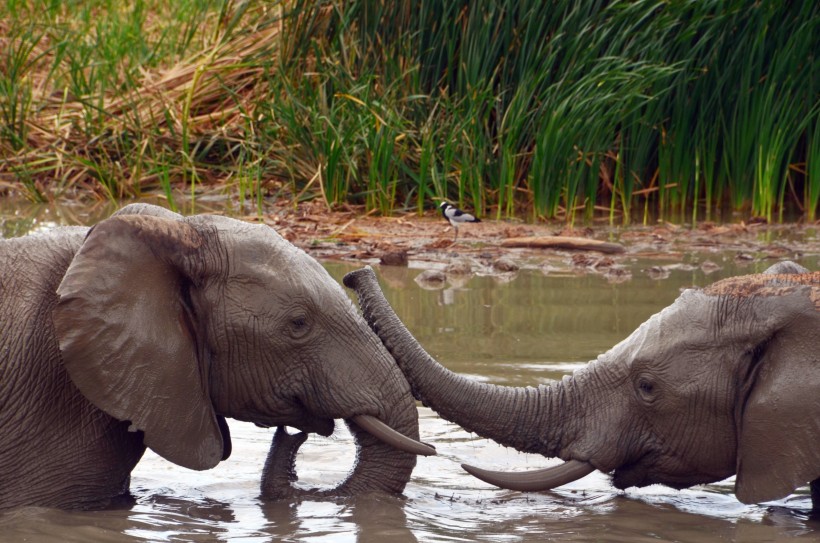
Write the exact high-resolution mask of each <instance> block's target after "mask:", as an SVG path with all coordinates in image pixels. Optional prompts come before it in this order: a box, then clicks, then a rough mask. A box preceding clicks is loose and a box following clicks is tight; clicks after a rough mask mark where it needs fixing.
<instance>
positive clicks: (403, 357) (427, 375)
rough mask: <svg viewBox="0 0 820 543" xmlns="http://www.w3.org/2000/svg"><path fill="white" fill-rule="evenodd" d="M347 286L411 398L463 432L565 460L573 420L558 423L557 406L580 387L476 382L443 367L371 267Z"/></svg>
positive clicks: (351, 277) (347, 279)
mask: <svg viewBox="0 0 820 543" xmlns="http://www.w3.org/2000/svg"><path fill="white" fill-rule="evenodd" d="M344 283H345V285H346V286H347V287H349V288H352V289H353V290H354V291H355V292H356V294H357V296H358V297H359V305H360V307H361V309H362V313H363V315H364V318H365V320H366V321H367V322H368V324H369V325H370V326H371V328H373V330H374V331H375V332H376V334H377V335H378V336H379V338H381V340H382V342H383V343H384V345H385V346H386V347H387V349H388V351H390V353H391V354H392V355H393V357H394V358H395V360H396V362H397V363H398V365H399V367H400V368H401V369H402V371H403V372H404V374H405V377H406V378H407V380H408V382H409V383H410V386H411V388H412V390H413V394H414V395H415V396H416V398H418V399H419V400H421V401H422V402H423V403H424V404H425V405H427V406H428V407H430V408H432V409H433V410H434V411H436V412H437V413H439V414H440V415H441V416H442V417H443V418H445V419H447V420H449V421H452V422H455V423H456V424H458V425H460V426H462V427H463V428H464V429H466V430H468V431H470V432H474V433H476V434H478V435H480V436H482V437H486V438H489V439H492V440H494V441H496V442H498V443H500V444H502V445H505V446H508V447H513V448H515V449H517V450H519V451H522V452H535V453H540V454H545V455H547V456H565V455H566V451H564V450H563V448H564V444H565V443H568V442H569V441H570V440H571V439H570V438H571V436H570V435H568V434H571V433H572V428H571V425H572V424H573V423H572V422H571V421H567V420H566V417H564V420H565V422H566V424H562V425H557V424H549V423H548V421H550V420H551V419H553V420H557V418H558V417H557V416H556V415H557V413H558V412H559V406H563V405H567V404H569V403H571V402H570V401H569V398H568V397H569V396H574V395H575V394H576V391H575V388H576V383H575V382H574V380H567V381H565V382H563V383H559V384H556V385H554V386H549V387H548V386H539V387H537V388H534V387H507V386H498V385H490V384H487V383H480V382H476V381H474V380H471V379H467V378H465V377H462V376H460V375H458V374H456V373H453V372H452V371H449V370H448V369H446V368H444V367H443V366H442V365H441V364H439V363H438V362H437V361H436V360H435V359H433V358H432V357H431V356H430V355H429V354H427V352H426V351H425V350H424V349H423V348H422V347H421V345H419V344H418V342H417V341H416V340H415V338H414V337H413V336H412V335H411V334H410V332H409V331H408V330H407V328H405V326H404V324H403V323H402V322H401V321H400V320H399V318H398V317H397V316H396V314H395V313H394V312H393V310H392V308H391V307H390V304H389V303H388V302H387V300H386V299H385V298H384V295H383V294H382V292H381V289H380V288H379V285H378V281H377V279H376V276H375V274H374V273H373V271H372V270H371V269H370V268H369V267H368V268H364V269H362V270H357V271H355V272H351V273H349V274H347V276H345V278H344Z"/></svg>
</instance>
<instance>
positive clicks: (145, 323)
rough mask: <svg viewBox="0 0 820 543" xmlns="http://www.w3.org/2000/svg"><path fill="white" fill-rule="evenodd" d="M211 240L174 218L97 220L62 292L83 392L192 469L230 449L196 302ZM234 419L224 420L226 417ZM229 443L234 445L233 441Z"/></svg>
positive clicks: (68, 357) (76, 378)
mask: <svg viewBox="0 0 820 543" xmlns="http://www.w3.org/2000/svg"><path fill="white" fill-rule="evenodd" d="M202 243H203V238H202V236H200V234H199V233H198V232H197V231H196V230H195V229H194V228H193V227H192V226H191V225H189V224H187V223H186V222H184V221H181V220H175V219H173V218H171V217H168V216H152V215H145V214H140V215H121V216H117V217H112V218H110V219H108V220H106V221H103V222H101V223H99V224H98V225H96V226H95V227H94V228H92V230H91V231H90V232H89V234H88V236H87V238H86V240H85V242H84V243H83V245H82V247H81V248H80V250H79V251H78V252H77V254H76V255H75V257H74V259H73V260H72V262H71V265H70V266H69V268H68V270H67V272H66V274H65V276H64V277H63V281H62V283H61V284H60V286H59V288H58V289H57V293H58V295H59V303H58V304H57V307H56V309H55V311H54V315H53V317H54V324H55V327H56V330H57V337H58V340H59V342H60V349H61V351H62V357H63V362H64V364H65V367H66V369H67V371H68V374H69V376H70V377H71V380H72V381H73V383H74V384H75V385H76V386H77V388H78V389H79V390H80V392H82V394H83V395H84V396H85V397H86V398H88V399H89V400H90V401H91V402H92V403H93V404H94V405H95V406H97V407H98V408H99V409H101V410H103V411H105V412H106V413H108V414H109V415H111V416H112V417H114V418H116V419H119V420H124V421H131V427H130V428H129V430H130V431H138V430H141V431H143V432H144V442H145V445H146V446H148V447H150V448H151V449H153V450H154V452H156V453H157V454H159V455H160V456H163V457H164V458H166V459H168V460H170V461H171V462H174V463H176V464H179V465H181V466H185V467H188V468H191V469H197V470H201V469H208V468H211V467H213V466H215V465H216V464H217V463H219V461H220V459H222V456H223V452H225V451H228V450H229V449H228V447H229V443H230V438H229V437H228V436H227V434H226V435H225V436H224V440H223V434H222V432H221V431H220V421H219V420H218V418H217V416H216V414H215V412H214V409H213V406H212V404H211V400H210V395H209V392H208V374H207V368H206V366H205V364H204V361H203V360H202V359H201V354H200V352H199V349H198V345H197V338H196V329H195V320H194V317H193V315H192V311H191V309H190V304H189V303H188V302H187V301H186V296H187V289H189V288H192V286H191V285H192V281H193V275H194V274H192V273H191V271H190V270H189V269H187V268H189V267H190V265H189V264H187V263H188V262H191V261H193V260H195V259H191V258H188V257H190V256H191V255H193V254H195V253H197V251H198V250H199V248H200V246H201V245H202ZM222 422H223V423H224V421H222ZM226 441H227V442H226Z"/></svg>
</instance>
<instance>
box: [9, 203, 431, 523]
mask: <svg viewBox="0 0 820 543" xmlns="http://www.w3.org/2000/svg"><path fill="white" fill-rule="evenodd" d="M0 326H2V334H0V509H9V508H12V507H17V506H26V505H33V506H48V507H55V508H62V509H93V508H100V507H106V506H109V505H110V504H116V503H118V502H119V498H121V497H124V496H125V497H127V496H129V483H130V473H131V470H132V469H133V468H134V466H135V465H136V464H137V462H138V461H139V460H140V458H141V456H142V454H143V453H144V451H145V449H146V447H148V448H150V449H152V450H153V451H154V452H156V453H157V454H159V455H160V456H162V457H164V458H165V459H167V460H169V461H171V462H173V463H176V464H179V465H181V466H184V467H186V468H190V469H193V470H205V469H209V468H212V467H214V466H215V465H216V464H218V463H219V462H220V461H221V460H224V459H226V458H228V456H229V455H230V452H231V438H230V433H229V428H228V425H227V423H226V417H227V418H233V419H236V420H240V421H249V422H253V423H256V424H257V425H259V426H263V427H285V426H290V427H293V428H297V429H299V430H300V431H301V432H303V433H304V432H315V433H317V434H320V435H322V436H329V435H330V434H331V433H332V432H333V431H334V424H335V423H334V420H335V419H344V421H345V422H346V424H347V425H348V426H349V427H350V429H351V432H352V434H353V436H354V438H355V440H356V443H357V452H358V454H357V459H356V462H355V464H354V467H353V469H352V470H351V473H350V474H349V475H348V477H347V478H346V479H345V480H344V481H342V482H341V483H339V484H338V485H337V486H335V487H332V488H326V489H307V488H297V487H293V486H292V485H290V484H289V481H290V480H291V479H292V477H290V478H288V479H286V478H282V477H278V476H277V474H275V473H269V472H268V471H266V473H264V474H263V478H265V477H267V478H268V479H269V480H271V481H274V483H277V482H278V483H282V484H284V483H288V484H287V487H286V488H283V487H282V486H281V485H280V486H276V484H273V486H270V485H269V486H268V488H267V492H263V496H265V495H266V494H268V495H270V496H272V497H277V498H281V497H288V496H293V497H298V496H301V495H310V496H320V497H321V496H331V497H333V496H344V495H357V494H362V493H369V492H380V491H384V492H390V493H400V492H401V491H402V490H403V488H404V486H405V484H406V483H407V481H408V480H409V478H410V474H411V472H412V470H413V468H414V466H415V463H416V455H417V454H432V453H433V452H434V449H432V448H431V447H430V446H428V445H425V444H422V443H420V442H418V441H417V440H418V413H417V410H416V403H415V400H414V399H413V397H412V395H411V393H410V388H409V385H408V384H407V381H406V380H405V379H404V377H403V375H402V374H401V372H400V371H399V370H398V368H397V367H396V365H395V363H394V361H393V359H392V357H391V356H390V354H389V353H388V352H387V351H386V349H385V348H384V346H383V345H382V343H381V342H380V341H379V339H378V338H377V337H376V336H375V334H373V332H372V331H371V330H370V328H369V327H368V326H367V324H366V323H365V321H364V320H363V319H362V317H361V316H360V314H359V312H358V309H357V308H356V306H355V305H354V304H353V302H352V301H351V299H350V298H349V297H348V295H347V293H346V292H345V290H344V289H343V288H342V287H341V286H340V285H339V284H338V283H337V282H335V281H334V280H333V279H332V278H331V277H330V275H329V274H328V273H327V272H326V271H325V270H324V268H323V267H322V266H321V265H320V264H319V263H318V262H317V261H316V260H314V259H313V258H312V257H310V256H309V255H307V254H306V253H304V252H303V251H302V250H300V249H298V248H296V247H295V246H293V245H292V244H290V243H289V242H287V241H286V240H285V239H284V238H282V237H281V236H279V235H278V234H277V233H276V232H275V231H274V230H272V229H271V228H269V227H267V226H264V225H261V224H250V223H246V222H242V221H239V220H235V219H230V218H226V217H222V216H215V215H195V216H190V217H183V216H181V215H178V214H176V213H173V212H171V211H168V210H166V209H164V208H161V207H157V206H152V205H148V204H131V205H128V206H126V207H124V208H122V209H121V210H120V211H118V212H117V213H115V214H113V215H112V216H111V217H109V218H107V219H105V220H103V221H100V222H99V223H97V224H96V225H95V226H93V227H91V228H85V227H61V228H57V229H54V230H51V231H49V232H47V233H44V234H32V235H28V236H23V237H20V238H13V239H6V240H2V241H0ZM282 431H284V429H283V430H282ZM274 442H275V439H274ZM274 445H275V443H274V444H272V452H271V456H272V457H274V460H275V457H276V452H275V446H274ZM285 452H288V451H285ZM281 463H282V462H278V463H277V462H275V461H272V462H271V463H270V467H269V468H266V469H268V470H269V469H274V466H275V465H279V464H281ZM283 481H284V483H283Z"/></svg>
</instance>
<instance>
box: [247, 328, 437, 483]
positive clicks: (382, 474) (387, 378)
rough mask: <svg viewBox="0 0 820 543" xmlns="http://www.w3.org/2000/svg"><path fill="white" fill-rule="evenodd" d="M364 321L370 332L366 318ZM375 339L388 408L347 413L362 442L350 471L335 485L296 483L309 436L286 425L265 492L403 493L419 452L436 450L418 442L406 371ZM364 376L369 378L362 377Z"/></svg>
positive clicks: (375, 371) (376, 368)
mask: <svg viewBox="0 0 820 543" xmlns="http://www.w3.org/2000/svg"><path fill="white" fill-rule="evenodd" d="M361 326H362V327H363V328H364V329H365V330H367V332H368V333H370V330H369V329H367V327H366V325H365V324H364V323H363V322H362V323H361ZM373 344H374V345H376V346H378V349H376V350H375V351H374V352H375V353H376V354H375V355H374V356H377V357H378V363H377V364H374V365H373V366H371V370H369V373H370V375H371V376H373V377H375V381H374V382H376V383H379V385H378V386H380V387H381V388H380V389H379V391H378V392H377V394H379V395H381V400H380V401H379V403H380V405H381V406H382V408H381V412H380V414H379V415H378V417H377V416H372V415H365V414H352V415H342V416H345V417H346V418H345V419H344V420H345V423H346V424H347V426H348V428H349V429H350V432H351V434H352V435H353V438H354V440H355V442H356V460H355V462H354V467H353V469H352V471H351V472H350V474H349V475H348V476H347V477H346V478H345V480H344V481H342V482H341V483H339V485H338V486H336V487H334V488H329V489H304V488H297V487H294V486H293V485H292V484H291V483H293V482H294V481H295V480H296V472H295V464H294V460H295V457H296V453H297V451H298V449H299V447H300V446H301V444H302V443H303V442H304V441H305V439H306V437H307V435H306V434H304V433H299V434H295V435H290V434H287V432H286V431H285V429H284V428H278V429H277V431H276V433H275V434H274V437H273V442H272V444H271V448H270V451H269V453H268V458H267V461H266V463H265V469H264V471H263V475H262V497H264V498H268V499H283V498H292V497H300V496H308V497H319V498H321V497H337V496H353V495H361V494H367V493H372V492H385V493H391V494H398V493H401V492H402V491H403V490H404V487H405V485H406V484H407V482H408V481H409V480H410V476H411V474H412V471H413V468H414V467H415V465H416V455H432V454H435V448H433V447H431V446H429V445H426V444H424V443H420V442H419V441H418V439H419V426H418V410H417V409H416V401H415V399H414V398H413V395H412V394H411V393H410V388H409V386H408V385H407V382H406V381H405V379H404V376H402V374H401V372H400V371H399V369H398V368H397V367H396V365H395V364H394V363H393V360H392V358H391V357H390V355H389V353H387V351H386V350H385V349H384V348H383V347H382V346H381V344H380V343H379V342H378V340H377V339H376V338H375V337H373ZM382 372H383V373H382ZM376 375H380V376H381V377H376ZM354 379H355V378H354ZM360 379H364V377H363V376H360Z"/></svg>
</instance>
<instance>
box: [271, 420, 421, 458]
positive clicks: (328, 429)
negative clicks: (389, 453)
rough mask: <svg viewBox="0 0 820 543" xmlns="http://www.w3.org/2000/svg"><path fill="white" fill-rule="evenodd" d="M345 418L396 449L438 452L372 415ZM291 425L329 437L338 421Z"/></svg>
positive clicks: (318, 421)
mask: <svg viewBox="0 0 820 543" xmlns="http://www.w3.org/2000/svg"><path fill="white" fill-rule="evenodd" d="M344 420H345V421H347V422H353V423H355V424H356V425H357V426H358V427H359V428H361V429H362V430H364V431H365V432H367V433H368V434H370V435H372V436H373V437H375V438H376V439H378V440H379V441H381V442H382V443H385V444H387V445H390V446H391V447H393V448H394V449H397V450H400V451H404V452H406V453H410V454H415V455H419V456H433V455H435V454H436V448H435V447H433V446H432V445H429V444H427V443H422V442H420V441H416V440H415V439H412V438H410V437H407V436H406V435H404V434H402V433H401V432H399V431H397V430H394V429H393V428H391V427H390V426H388V425H387V424H385V423H384V422H382V421H381V420H379V419H378V418H376V417H373V416H371V415H354V416H352V417H349V418H346V419H344ZM257 426H260V427H268V428H269V427H270V426H264V425H261V424H257ZM275 426H279V425H278V424H277V425H275ZM289 426H292V427H293V428H296V429H297V430H299V431H300V432H302V433H305V434H318V435H320V436H322V437H329V436H330V435H331V434H333V431H334V429H335V428H336V423H335V420H334V419H329V418H322V417H311V418H310V419H308V420H303V421H301V422H300V423H298V424H293V425H289Z"/></svg>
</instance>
